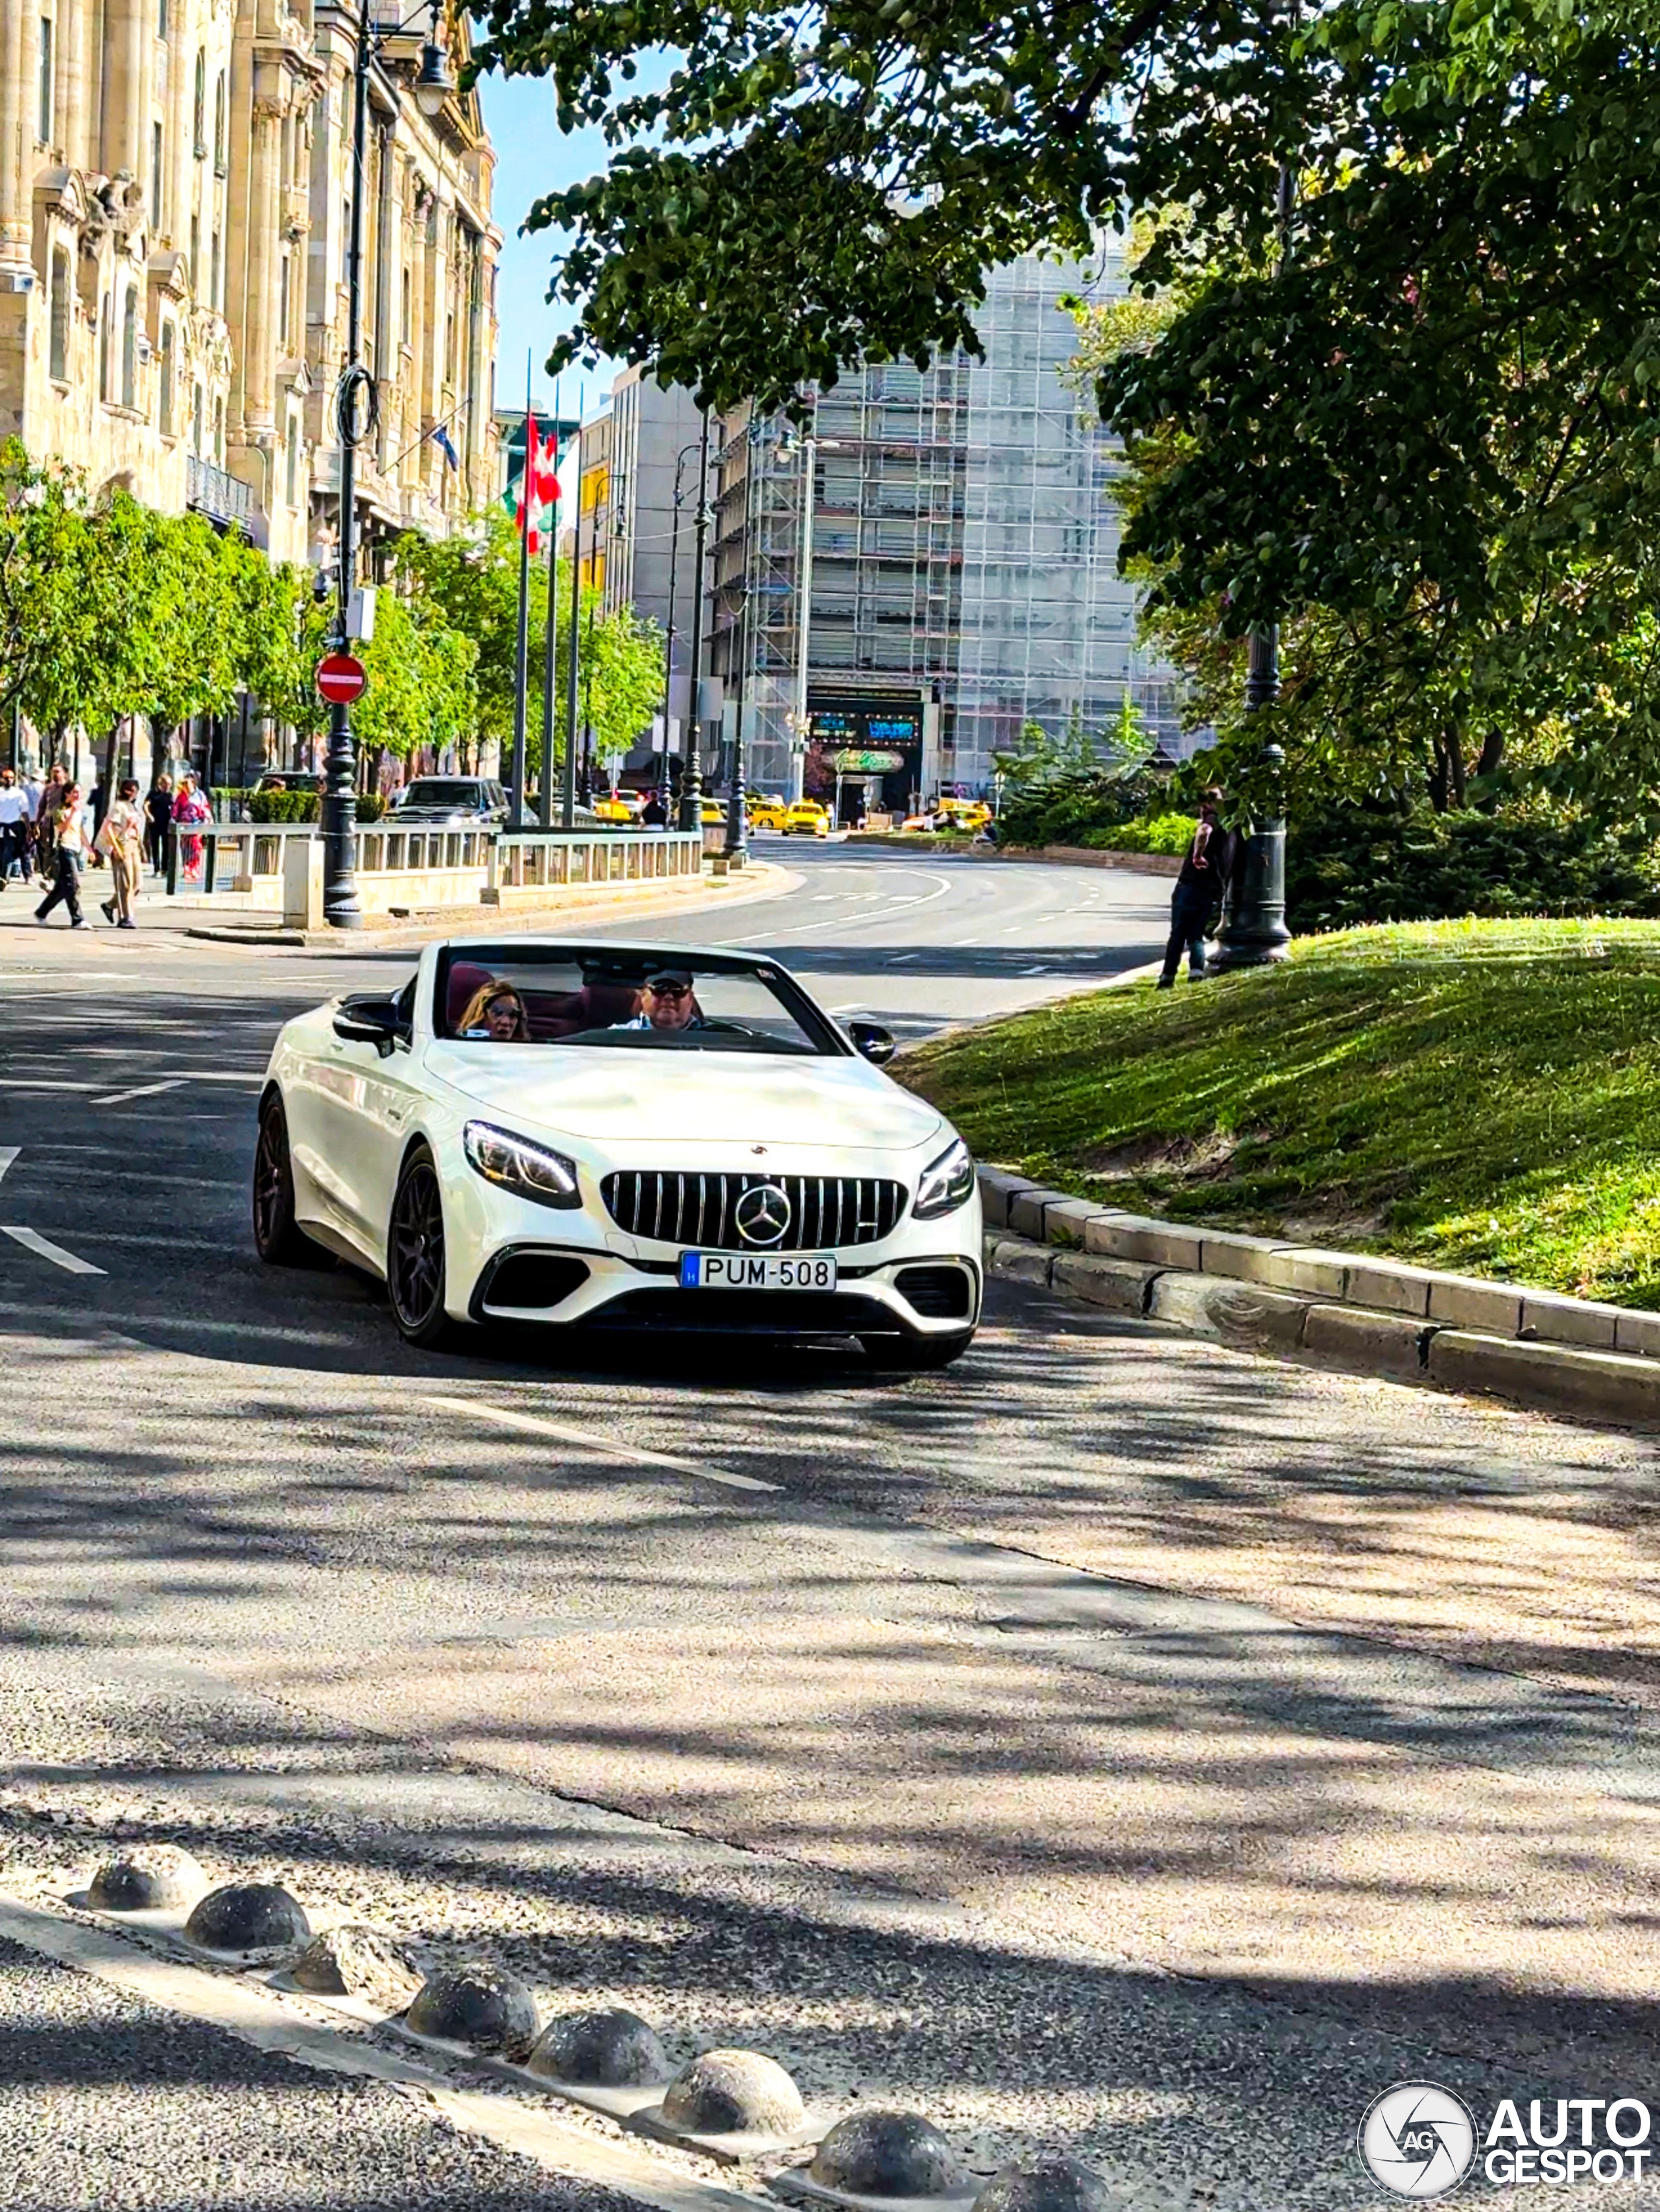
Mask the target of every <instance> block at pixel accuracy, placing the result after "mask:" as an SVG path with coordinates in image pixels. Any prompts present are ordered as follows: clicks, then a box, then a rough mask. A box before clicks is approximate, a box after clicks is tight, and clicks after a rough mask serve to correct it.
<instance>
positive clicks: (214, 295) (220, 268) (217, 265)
mask: <svg viewBox="0 0 1660 2212" xmlns="http://www.w3.org/2000/svg"><path fill="white" fill-rule="evenodd" d="M224 273H225V268H224V256H223V255H222V253H221V252H220V250H219V234H218V232H217V231H215V233H214V234H213V284H212V289H211V290H210V292H209V294H208V305H209V306H210V307H220V306H222V304H223V301H222V296H221V292H220V279H221V278H222V276H223V275H224Z"/></svg>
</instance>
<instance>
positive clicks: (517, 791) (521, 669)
mask: <svg viewBox="0 0 1660 2212" xmlns="http://www.w3.org/2000/svg"><path fill="white" fill-rule="evenodd" d="M535 447H536V417H535V416H534V415H533V414H532V412H531V349H530V348H529V347H528V346H526V348H525V465H524V473H523V474H522V475H521V476H520V479H519V647H518V654H517V658H516V659H515V660H514V692H513V773H512V775H511V777H510V778H509V781H508V828H509V829H523V828H524V826H525V691H526V685H527V684H528V683H529V681H530V669H529V665H528V663H529V659H530V495H531V465H532V462H533V461H534V459H535V458H536V453H535Z"/></svg>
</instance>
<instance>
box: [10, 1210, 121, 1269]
mask: <svg viewBox="0 0 1660 2212" xmlns="http://www.w3.org/2000/svg"><path fill="white" fill-rule="evenodd" d="M0 1231H3V1232H4V1234H5V1235H6V1236H8V1237H10V1238H11V1240H12V1242H13V1243H15V1244H21V1246H22V1248H23V1249H24V1250H25V1251H26V1252H33V1253H35V1254H37V1255H39V1256H40V1258H41V1259H42V1260H50V1261H52V1265H53V1267H61V1268H63V1270H64V1273H66V1274H70V1275H101V1274H103V1273H106V1270H105V1269H104V1268H102V1267H94V1266H93V1264H92V1261H90V1260H82V1258H80V1257H79V1255H77V1254H76V1253H74V1252H66V1251H65V1250H64V1248H63V1246H62V1245H61V1244H54V1243H52V1239H51V1237H43V1236H42V1235H41V1234H40V1231H39V1230H38V1229H21V1228H18V1227H16V1226H15V1225H13V1224H12V1223H11V1222H9V1221H7V1222H0Z"/></svg>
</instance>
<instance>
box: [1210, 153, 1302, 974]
mask: <svg viewBox="0 0 1660 2212" xmlns="http://www.w3.org/2000/svg"><path fill="white" fill-rule="evenodd" d="M1277 207H1278V216H1279V225H1280V268H1281V269H1282V270H1283V269H1284V268H1285V266H1286V262H1287V260H1288V259H1289V258H1290V254H1291V225H1292V173H1291V165H1290V163H1289V162H1286V161H1282V162H1281V163H1280V180H1279V192H1278V199H1277ZM1246 651H1247V659H1246V663H1245V711H1246V713H1247V714H1259V713H1260V712H1261V711H1262V708H1264V707H1271V706H1273V704H1274V701H1275V700H1276V699H1277V698H1278V697H1279V696H1280V628H1279V624H1278V623H1256V624H1255V625H1254V626H1253V627H1252V629H1251V631H1250V638H1249V640H1248V641H1247V647H1246ZM1285 758H1286V756H1285V754H1284V753H1283V752H1282V751H1281V750H1280V747H1279V746H1278V745H1276V744H1267V745H1264V746H1263V748H1262V765H1263V767H1264V769H1266V770H1267V777H1266V781H1267V783H1268V788H1269V790H1270V792H1271V793H1272V797H1271V799H1270V804H1271V805H1272V808H1273V811H1272V812H1271V813H1270V814H1268V816H1267V817H1265V818H1263V819H1262V820H1257V821H1253V822H1252V823H1251V826H1250V830H1249V831H1248V832H1247V834H1246V836H1245V837H1244V840H1243V843H1242V845H1241V847H1240V851H1239V858H1238V860H1237V862H1236V864H1235V866H1234V871H1233V874H1232V877H1231V879H1230V881H1229V884H1228V888H1227V894H1226V896H1225V900H1224V902H1223V908H1222V927H1221V930H1220V932H1219V934H1218V937H1217V940H1216V951H1215V955H1214V957H1213V959H1212V962H1211V966H1212V967H1213V969H1226V968H1262V967H1266V966H1267V965H1268V963H1269V962H1271V961H1274V960H1283V959H1284V958H1285V957H1286V947H1287V946H1288V945H1290V943H1291V932H1290V930H1289V929H1288V928H1287V927H1286V817H1285V813H1284V811H1283V802H1282V800H1281V798H1280V771H1281V769H1283V767H1284V765H1285Z"/></svg>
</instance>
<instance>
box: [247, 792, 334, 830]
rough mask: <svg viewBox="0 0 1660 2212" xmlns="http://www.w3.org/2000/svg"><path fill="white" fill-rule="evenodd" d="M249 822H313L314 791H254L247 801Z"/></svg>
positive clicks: (315, 810)
mask: <svg viewBox="0 0 1660 2212" xmlns="http://www.w3.org/2000/svg"><path fill="white" fill-rule="evenodd" d="M248 819H249V820H250V821H251V822H315V821H316V819H317V793H315V792H314V791H256V792H255V793H253V794H252V796H251V798H250V799H249V800H248Z"/></svg>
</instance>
